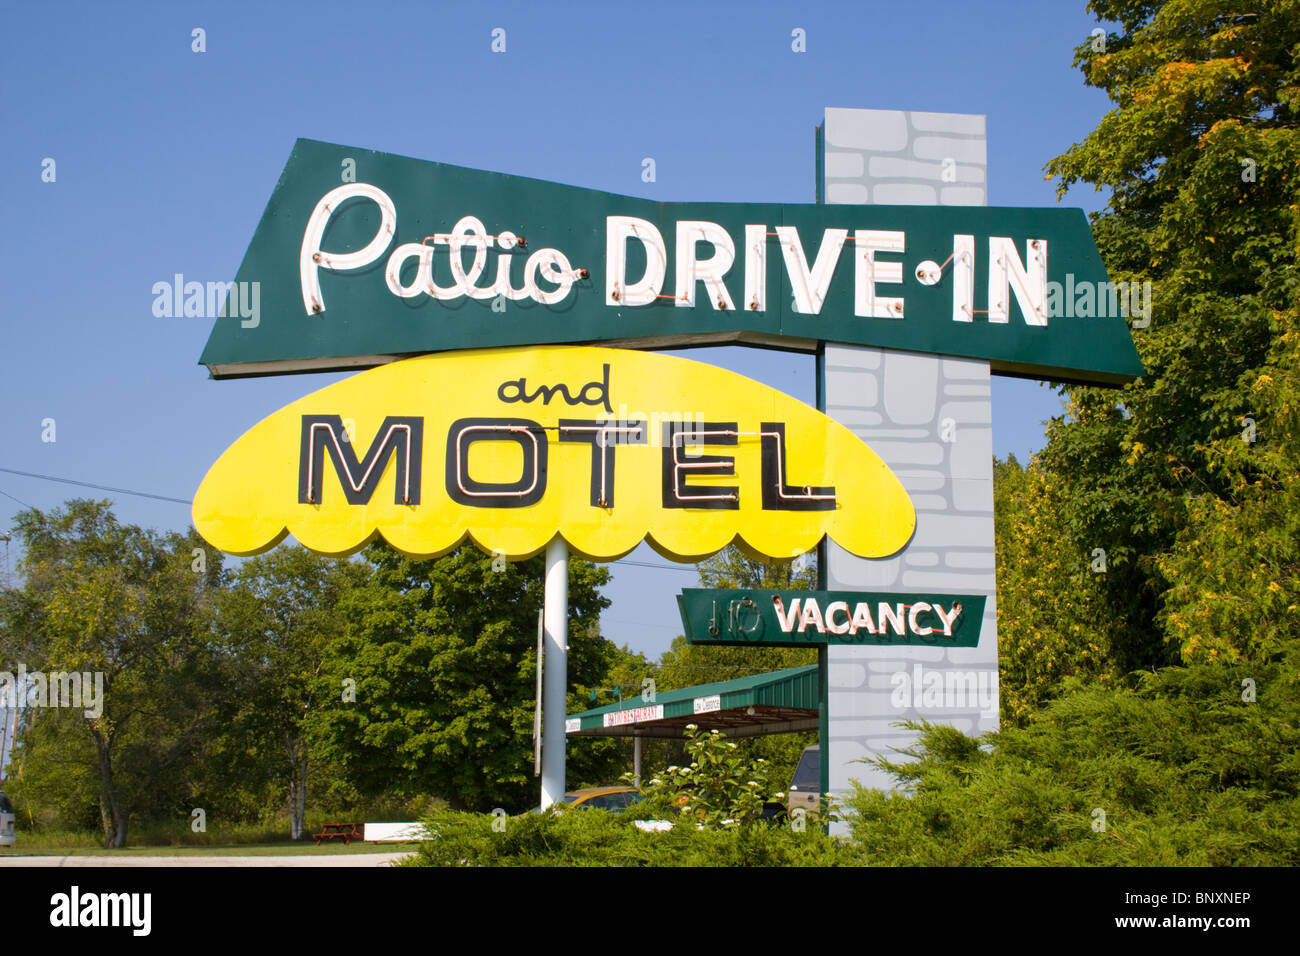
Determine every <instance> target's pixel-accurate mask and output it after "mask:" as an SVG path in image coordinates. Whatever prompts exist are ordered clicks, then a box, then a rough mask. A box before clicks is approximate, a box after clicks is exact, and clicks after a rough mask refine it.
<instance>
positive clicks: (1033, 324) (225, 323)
mask: <svg viewBox="0 0 1300 956" xmlns="http://www.w3.org/2000/svg"><path fill="white" fill-rule="evenodd" d="M236 281H237V283H246V282H249V283H256V284H257V286H256V288H257V289H258V292H259V295H260V313H259V314H260V318H259V320H258V321H257V322H255V323H249V322H247V321H246V320H244V319H241V317H240V314H239V311H238V310H226V311H229V312H231V314H230V316H229V317H223V318H219V319H218V320H217V322H216V325H215V326H214V328H213V331H212V334H211V337H210V338H209V340H208V343H207V346H206V348H205V349H204V351H203V355H202V358H201V359H200V361H201V363H202V364H204V365H206V366H207V367H208V368H209V370H210V371H211V372H212V374H213V375H214V376H216V377H218V378H223V377H232V376H239V375H259V374H272V373H279V372H296V371H320V370H325V369H343V368H359V367H366V366H371V365H377V364H381V363H384V362H387V361H391V360H393V359H394V358H398V357H402V356H408V355H413V354H417V353H425V352H436V351H443V350H449V349H468V348H484V347H492V346H521V345H537V344H548V343H593V344H605V345H619V346H628V347H636V348H662V347H669V346H681V345H690V344H705V343H710V342H728V341H733V342H750V343H759V344H763V343H769V344H772V343H778V342H780V343H782V344H784V345H786V346H794V347H805V348H813V347H815V345H816V343H817V342H841V343H848V344H857V345H870V346H875V347H879V348H889V349H901V350H907V351H914V352H925V353H931V354H937V355H947V356H958V357H967V358H979V359H986V360H988V361H989V362H990V363H991V366H992V368H993V370H994V371H997V372H1003V373H1008V374H1017V375H1026V376H1034V377H1039V378H1050V379H1057V380H1068V381H1081V382H1092V383H1098V384H1117V383H1122V382H1125V381H1128V380H1129V379H1131V378H1133V377H1135V376H1138V375H1141V374H1142V373H1143V369H1142V366H1141V363H1140V362H1139V361H1138V357H1137V353H1136V351H1135V349H1134V347H1133V343H1132V340H1131V338H1130V336H1129V332H1128V326H1127V324H1126V322H1125V319H1124V318H1123V317H1122V315H1121V314H1120V307H1119V303H1118V301H1117V299H1116V295H1115V291H1114V289H1113V288H1112V287H1111V286H1110V283H1109V282H1108V280H1107V275H1106V271H1105V268H1104V267H1103V265H1102V262H1101V258H1100V256H1099V255H1098V252H1097V249H1096V246H1095V245H1094V244H1093V241H1092V235H1091V233H1090V231H1089V228H1088V223H1087V220H1086V218H1085V217H1084V214H1083V212H1082V211H1081V210H1078V209H1010V208H985V207H951V206H948V207H943V206H852V205H792V204H759V203H661V202H653V201H651V200H647V199H635V198H631V197H628V196H619V195H615V194H612V193H606V192H599V191H597V190H592V189H582V188H579V187H576V186H564V185H558V184H556V183H549V182H543V181H540V180H535V179H526V178H523V177H520V176H509V175H504V174H500V173H490V172H482V171H479V170H474V169H464V168H461V167H457V166H448V165H445V164H442V163H433V162H425V161H421V160H415V159H409V158H406V157H402V156H394V155H391V154H387V153H379V152H375V151H372V150H364V149H355V148H351V147H344V146H335V145H331V144H329V143H321V142H315V141H312V140H301V139H300V140H298V142H297V144H296V145H295V146H294V149H293V152H292V154H291V155H290V157H289V161H288V164H287V165H286V166H285V169H284V172H283V174H282V175H281V177H280V180H279V182H278V183H277V184H276V186H275V189H274V191H273V192H272V194H271V198H270V201H269V202H268V204H267V207H266V210H265V212H264V213H263V214H262V219H261V221H260V222H259V223H258V226H257V230H256V232H255V233H254V236H253V240H252V243H251V244H250V245H249V247H248V251H247V253H246V254H245V256H244V261H243V263H242V265H241V266H240V269H239V272H238V274H237V276H236ZM236 287H237V288H248V286H243V285H237V286H236ZM1084 290H1086V291H1087V292H1088V293H1089V301H1090V302H1093V303H1095V306H1094V307H1090V308H1088V309H1086V310H1079V309H1076V308H1074V305H1075V302H1076V299H1077V298H1080V297H1081V295H1082V292H1083V291H1084Z"/></svg>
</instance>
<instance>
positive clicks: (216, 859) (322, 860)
mask: <svg viewBox="0 0 1300 956" xmlns="http://www.w3.org/2000/svg"><path fill="white" fill-rule="evenodd" d="M406 855H407V854H405V853H322V854H320V855H313V854H300V855H291V856H197V855H196V856H135V855H134V854H132V855H131V856H125V855H124V856H100V855H96V856H8V855H5V856H0V867H6V866H55V867H58V866H97V867H123V866H128V867H129V866H389V865H390V864H391V863H392V862H393V861H394V860H400V859H401V858H402V857H403V856H406Z"/></svg>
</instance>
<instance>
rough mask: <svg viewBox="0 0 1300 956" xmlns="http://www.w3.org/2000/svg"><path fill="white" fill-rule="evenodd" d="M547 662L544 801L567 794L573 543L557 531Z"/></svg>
mask: <svg viewBox="0 0 1300 956" xmlns="http://www.w3.org/2000/svg"><path fill="white" fill-rule="evenodd" d="M542 613H543V620H544V630H545V632H546V662H545V669H544V671H543V673H542V803H541V808H542V809H543V810H545V809H546V808H547V807H549V806H550V805H551V804H552V803H555V802H557V801H559V800H561V799H563V797H564V744H565V739H564V719H565V716H566V705H567V700H566V698H567V696H568V694H567V691H568V684H569V624H568V621H569V546H568V545H567V544H565V541H564V538H562V537H561V536H560V535H558V534H557V535H556V536H555V537H554V538H552V539H551V541H550V543H549V544H547V546H546V596H545V606H544V608H543V612H542Z"/></svg>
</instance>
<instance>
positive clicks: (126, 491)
mask: <svg viewBox="0 0 1300 956" xmlns="http://www.w3.org/2000/svg"><path fill="white" fill-rule="evenodd" d="M0 471H3V472H7V473H9V474H11V475H22V476H23V477H24V478H40V479H41V480H42V481H59V482H62V483H63V484H65V485H80V486H81V487H82V488H96V489H98V490H99V491H112V492H115V493H116V494H119V495H135V496H136V497H137V498H153V499H155V500H157V501H174V502H176V504H178V505H192V504H194V502H193V501H190V500H189V499H188V498H171V497H168V496H167V495H155V494H153V493H151V492H148V491H132V490H131V489H130V488H114V487H112V486H111V485H97V484H94V483H93V482H89V481H75V480H73V479H72V478H56V477H55V476H54V475H38V474H36V473H35V472H32V471H19V470H18V469H17V468H0ZM0 494H4V492H3V491H0ZM5 497H6V498H13V495H5ZM14 501H18V499H17V498H14ZM18 503H19V504H23V502H18ZM27 507H29V508H30V507H32V506H31V505H27Z"/></svg>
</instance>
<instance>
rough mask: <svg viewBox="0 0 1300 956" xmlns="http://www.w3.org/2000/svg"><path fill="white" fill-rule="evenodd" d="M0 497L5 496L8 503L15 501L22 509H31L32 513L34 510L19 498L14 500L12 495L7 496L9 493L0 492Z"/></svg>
mask: <svg viewBox="0 0 1300 956" xmlns="http://www.w3.org/2000/svg"><path fill="white" fill-rule="evenodd" d="M0 495H4V496H5V497H6V498H8V499H9V500H10V501H16V502H18V503H19V504H20V505H22V506H23V507H24V508H31V509H32V510H33V511H35V510H36V509H35V507H33V506H32V505H29V504H28V503H27V502H25V501H23V499H21V498H15V497H14V496H13V495H11V494H9V492H7V491H0Z"/></svg>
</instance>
